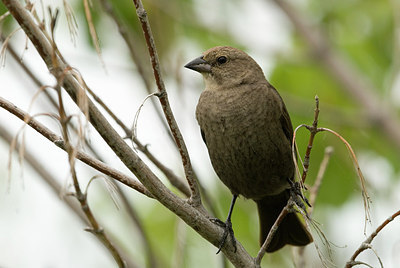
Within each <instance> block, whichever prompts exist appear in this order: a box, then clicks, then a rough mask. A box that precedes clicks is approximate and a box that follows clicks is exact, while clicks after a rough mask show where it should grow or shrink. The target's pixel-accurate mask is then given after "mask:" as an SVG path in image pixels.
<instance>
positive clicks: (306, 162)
mask: <svg viewBox="0 0 400 268" xmlns="http://www.w3.org/2000/svg"><path fill="white" fill-rule="evenodd" d="M318 115H319V98H318V96H315V110H314V121H313V123H312V125H311V126H307V129H308V130H309V131H310V138H309V139H308V145H307V149H306V153H305V156H304V161H303V174H302V175H301V182H302V183H303V184H304V183H305V180H306V177H307V173H308V167H309V166H310V153H311V149H312V147H313V143H314V137H315V134H317V126H318Z"/></svg>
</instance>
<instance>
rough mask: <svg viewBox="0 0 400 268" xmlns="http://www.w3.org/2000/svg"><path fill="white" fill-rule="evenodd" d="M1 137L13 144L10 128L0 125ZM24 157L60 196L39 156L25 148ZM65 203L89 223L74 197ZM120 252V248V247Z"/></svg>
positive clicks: (55, 183) (55, 181)
mask: <svg viewBox="0 0 400 268" xmlns="http://www.w3.org/2000/svg"><path fill="white" fill-rule="evenodd" d="M0 137H1V138H3V139H4V140H5V141H6V142H7V143H8V144H11V142H12V140H13V137H12V135H11V134H10V133H9V131H8V130H6V129H5V128H3V127H2V126H1V125H0ZM16 146H17V147H16V149H17V150H18V147H19V144H16ZM24 159H25V160H26V161H27V162H28V163H29V165H30V166H31V167H32V168H33V169H34V170H35V171H36V173H37V174H39V175H40V178H41V179H43V180H44V181H46V183H47V184H48V185H49V186H50V188H51V189H52V190H53V192H54V194H55V195H56V196H58V195H59V194H60V193H61V192H62V186H61V185H60V184H59V183H58V182H57V180H56V179H55V178H54V177H53V176H52V175H51V174H50V173H49V172H48V171H47V169H46V168H45V167H44V166H43V165H42V164H41V163H40V162H39V161H38V160H37V157H36V156H34V155H32V154H31V153H30V152H29V150H26V149H25V150H24ZM63 201H65V204H67V206H68V207H69V208H70V209H71V210H72V211H73V212H74V214H75V215H76V216H78V218H79V219H80V220H81V222H82V223H83V224H85V225H86V224H88V220H87V218H86V217H85V214H84V213H82V210H81V209H80V207H79V206H78V205H77V204H78V203H77V202H73V199H71V198H69V197H65V198H63ZM109 241H110V243H111V244H115V243H114V242H112V240H110V238H109ZM118 251H119V252H120V249H118ZM123 259H125V260H127V264H128V267H138V266H137V265H136V264H135V263H133V262H132V260H130V258H128V256H127V255H124V257H123Z"/></svg>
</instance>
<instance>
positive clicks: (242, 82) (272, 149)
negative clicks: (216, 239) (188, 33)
mask: <svg viewBox="0 0 400 268" xmlns="http://www.w3.org/2000/svg"><path fill="white" fill-rule="evenodd" d="M185 67H187V68H190V69H193V70H195V71H198V72H200V73H201V74H202V75H203V77H204V80H205V86H206V88H205V90H204V91H203V93H202V94H201V96H200V99H199V103H198V105H197V109H196V118H197V121H198V123H199V125H200V128H201V133H202V136H203V139H204V142H205V143H206V145H207V148H208V152H209V155H210V158H211V163H212V165H213V167H214V169H215V172H216V173H217V175H218V176H219V178H220V179H221V181H222V182H223V183H224V184H225V185H226V186H227V187H228V188H229V189H230V190H231V192H232V194H233V196H234V199H233V200H232V201H233V204H234V201H235V200H236V197H237V196H238V195H242V196H244V197H246V198H250V199H252V200H254V201H255V202H256V203H257V207H258V212H259V219H260V243H263V242H264V240H265V238H266V236H267V235H268V232H269V230H270V229H271V227H272V225H273V223H274V222H275V220H276V218H277V217H278V215H279V213H280V211H281V210H282V208H283V207H284V206H285V205H286V203H287V200H288V198H289V190H288V189H289V183H288V180H293V176H294V164H293V160H292V154H291V141H292V137H293V128H292V123H291V121H290V117H289V114H288V112H287V110H286V107H285V104H284V102H283V100H282V98H281V97H280V95H279V94H278V92H277V91H276V90H275V89H274V88H273V87H272V86H271V85H270V84H269V83H268V81H267V80H266V79H265V77H264V74H263V72H262V70H261V68H260V66H259V65H258V64H257V63H256V62H255V61H254V60H253V59H252V58H251V57H250V56H249V55H247V54H246V53H244V52H243V51H241V50H238V49H236V48H232V47H214V48H211V49H209V50H207V51H206V52H204V53H203V56H201V57H199V58H197V59H195V60H193V61H191V62H190V63H188V64H187V65H186V66H185ZM233 204H232V208H233ZM231 213H232V211H230V213H229V215H228V219H227V222H226V223H227V229H228V228H231V227H229V226H228V225H231V223H230V216H231ZM228 232H229V230H228V231H227V232H226V235H227V234H228ZM230 233H232V234H233V231H230ZM226 235H225V237H224V238H223V241H222V244H221V247H222V246H223V243H224V240H225V238H226ZM311 241H312V238H311V236H310V234H309V232H308V231H307V230H306V229H305V227H304V225H303V224H302V223H301V221H300V220H299V219H298V217H297V215H296V214H294V213H289V214H288V215H287V216H286V218H285V219H284V220H283V222H282V223H281V225H280V226H279V228H278V231H277V233H276V234H275V236H274V238H273V240H272V242H271V244H270V246H269V248H268V249H267V251H268V252H273V251H276V250H278V249H280V248H281V247H283V246H284V245H285V244H291V245H296V246H304V245H307V244H308V243H310V242H311Z"/></svg>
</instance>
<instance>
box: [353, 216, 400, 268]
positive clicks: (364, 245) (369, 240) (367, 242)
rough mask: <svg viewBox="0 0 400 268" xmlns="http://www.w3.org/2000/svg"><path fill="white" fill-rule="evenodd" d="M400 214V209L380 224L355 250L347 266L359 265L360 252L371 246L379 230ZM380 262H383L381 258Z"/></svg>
mask: <svg viewBox="0 0 400 268" xmlns="http://www.w3.org/2000/svg"><path fill="white" fill-rule="evenodd" d="M399 215H400V210H398V211H396V212H395V213H393V214H392V215H391V216H390V217H389V218H387V219H386V220H385V221H384V222H383V223H382V224H381V225H379V226H378V228H376V230H375V231H374V232H372V233H371V234H370V236H369V237H368V238H367V239H365V241H364V242H362V243H361V245H360V247H359V248H358V249H357V250H356V251H355V252H354V254H353V255H352V256H351V258H350V260H349V261H348V262H347V263H346V266H345V267H346V268H350V267H353V266H355V265H357V264H358V262H357V261H356V258H357V256H358V255H360V253H361V252H363V251H364V250H366V249H369V248H371V243H372V240H374V238H375V237H376V236H377V235H378V234H379V232H380V231H382V229H383V228H385V227H386V226H387V225H388V224H389V223H390V222H392V221H393V220H394V219H395V218H396V217H397V216H399ZM378 259H379V257H378ZM379 262H380V263H381V260H380V259H379Z"/></svg>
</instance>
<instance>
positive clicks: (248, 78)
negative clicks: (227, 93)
mask: <svg viewBox="0 0 400 268" xmlns="http://www.w3.org/2000/svg"><path fill="white" fill-rule="evenodd" d="M185 67H186V68H189V69H192V70H194V71H197V72H199V73H201V74H202V75H203V77H204V81H205V83H206V90H224V89H229V88H232V87H235V86H239V85H244V84H252V83H256V82H259V81H265V77H264V74H263V72H262V69H261V68H260V66H259V65H258V64H257V63H256V62H255V61H254V60H253V59H252V58H251V57H250V56H249V55H247V54H246V53H245V52H243V51H241V50H239V49H237V48H233V47H227V46H219V47H213V48H211V49H209V50H207V51H205V52H204V53H203V55H202V56H201V57H198V58H196V59H194V60H192V61H191V62H189V63H188V64H186V65H185Z"/></svg>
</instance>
